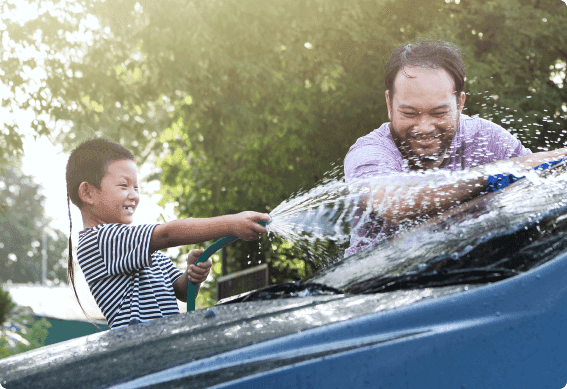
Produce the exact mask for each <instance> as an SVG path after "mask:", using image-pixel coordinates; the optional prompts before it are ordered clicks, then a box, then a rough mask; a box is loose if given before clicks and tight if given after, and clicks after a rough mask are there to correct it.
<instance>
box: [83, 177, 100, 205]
mask: <svg viewBox="0 0 567 389" xmlns="http://www.w3.org/2000/svg"><path fill="white" fill-rule="evenodd" d="M97 190H98V189H97V188H96V187H95V186H94V185H91V184H89V183H88V182H86V181H83V182H81V185H79V197H80V199H81V202H82V203H83V204H88V205H93V204H94V196H95V194H96V193H95V191H97Z"/></svg>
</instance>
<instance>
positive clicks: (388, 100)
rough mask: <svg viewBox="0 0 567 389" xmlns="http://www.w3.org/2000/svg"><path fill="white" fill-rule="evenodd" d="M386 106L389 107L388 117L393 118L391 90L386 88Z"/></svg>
mask: <svg viewBox="0 0 567 389" xmlns="http://www.w3.org/2000/svg"><path fill="white" fill-rule="evenodd" d="M386 107H387V108H388V118H390V120H392V102H391V101H390V91H389V90H388V89H386Z"/></svg>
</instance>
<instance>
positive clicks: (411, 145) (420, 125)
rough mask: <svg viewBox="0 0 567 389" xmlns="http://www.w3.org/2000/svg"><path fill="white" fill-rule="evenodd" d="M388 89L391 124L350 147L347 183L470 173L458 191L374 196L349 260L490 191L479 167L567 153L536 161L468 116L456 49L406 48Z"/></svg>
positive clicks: (395, 56) (431, 44) (395, 61)
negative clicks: (405, 225) (403, 227)
mask: <svg viewBox="0 0 567 389" xmlns="http://www.w3.org/2000/svg"><path fill="white" fill-rule="evenodd" d="M385 83H386V103H387V107H388V117H389V118H390V120H391V122H390V123H385V124H383V125H382V126H380V127H379V128H378V129H377V130H374V131H373V132H371V133H370V134H368V135H366V136H364V137H362V138H359V139H358V141H357V142H356V144H354V145H353V146H352V147H351V148H350V150H349V152H348V154H347V156H346V158H345V176H346V179H347V181H351V180H353V179H355V178H369V177H376V176H387V175H396V174H399V173H408V172H411V171H426V170H431V169H445V170H449V171H452V172H456V171H463V174H462V177H460V178H459V180H458V185H455V182H454V181H453V182H451V183H449V184H447V185H442V186H436V187H435V188H433V186H432V187H429V186H427V185H422V186H421V187H417V186H416V187H415V188H414V190H406V191H405V195H404V196H403V197H402V198H398V199H391V198H386V193H385V188H382V190H378V191H377V192H376V193H373V195H372V196H370V197H369V198H368V199H366V201H365V202H364V207H366V206H370V207H372V208H371V209H370V213H369V214H368V216H367V217H368V218H370V220H366V219H365V220H361V225H358V224H359V223H358V222H359V220H355V222H354V225H353V227H354V228H353V233H352V234H351V247H350V248H349V249H347V251H346V252H345V255H346V256H348V255H351V254H353V253H354V252H357V251H359V250H361V249H362V248H364V247H367V246H371V245H372V244H373V243H376V242H377V241H379V240H381V239H383V238H384V237H387V236H389V235H391V234H392V233H393V232H394V231H395V230H396V226H397V225H398V224H399V223H401V222H403V221H406V220H412V219H417V218H421V217H424V216H425V217H426V216H429V215H433V214H435V213H439V212H442V211H444V210H446V209H448V208H450V207H452V206H454V205H456V204H459V203H461V202H463V201H467V200H470V199H472V198H474V197H476V196H478V195H480V194H481V193H483V192H485V191H486V188H487V178H488V177H487V176H486V175H485V174H483V173H482V171H481V169H479V168H478V167H479V166H483V165H487V164H491V163H495V162H496V161H501V160H511V161H513V162H514V164H515V165H516V166H517V167H518V168H520V169H529V168H533V167H535V166H537V165H539V164H541V163H542V162H545V161H549V160H553V159H558V158H561V157H563V156H565V155H566V153H567V150H566V149H560V150H555V151H551V152H542V153H537V154H531V151H530V150H528V149H527V148H525V147H524V146H523V145H522V144H521V142H520V141H519V140H517V139H516V138H514V137H513V136H512V135H511V134H510V133H508V132H507V131H506V130H504V129H503V128H502V127H500V126H498V125H496V124H494V123H491V122H489V121H487V120H484V119H481V118H478V117H469V116H466V115H463V114H462V111H463V107H464V104H465V100H466V95H465V93H464V92H463V87H464V83H465V69H464V63H463V60H462V53H461V51H460V50H459V49H458V48H457V47H456V46H455V45H453V44H451V43H447V42H442V41H435V40H423V41H418V42H416V43H406V44H404V45H402V46H400V47H399V48H397V49H396V50H394V51H393V52H392V56H391V58H390V60H389V62H388V64H387V65H386V77H385ZM471 170H472V171H473V172H475V170H476V173H478V174H471ZM457 174H460V173H457ZM385 200H388V201H385ZM385 204H386V205H385ZM364 207H363V208H364ZM361 215H362V212H359V214H358V216H361Z"/></svg>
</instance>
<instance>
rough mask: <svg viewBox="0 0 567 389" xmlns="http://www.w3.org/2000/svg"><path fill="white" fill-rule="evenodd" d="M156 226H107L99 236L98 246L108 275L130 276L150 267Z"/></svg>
mask: <svg viewBox="0 0 567 389" xmlns="http://www.w3.org/2000/svg"><path fill="white" fill-rule="evenodd" d="M156 226H157V224H143V225H139V226H129V225H126V224H108V225H105V226H104V228H102V229H101V231H100V233H99V235H98V245H99V249H100V253H101V256H102V260H103V262H104V265H105V267H106V271H107V273H108V274H109V275H111V276H114V275H119V274H130V273H132V272H133V271H135V270H139V269H142V268H144V267H148V266H150V261H151V256H150V240H151V237H152V232H153V230H154V228H155V227H156Z"/></svg>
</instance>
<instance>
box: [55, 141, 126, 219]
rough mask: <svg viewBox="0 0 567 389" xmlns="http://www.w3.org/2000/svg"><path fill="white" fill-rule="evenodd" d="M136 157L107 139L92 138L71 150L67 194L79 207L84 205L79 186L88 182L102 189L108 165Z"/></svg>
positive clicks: (67, 173)
mask: <svg viewBox="0 0 567 389" xmlns="http://www.w3.org/2000/svg"><path fill="white" fill-rule="evenodd" d="M123 159H131V160H133V159H134V155H133V154H132V153H131V152H130V150H128V149H126V148H125V147H122V146H120V145H119V144H117V143H114V142H111V141H109V140H106V139H101V138H95V139H90V140H88V141H86V142H84V143H82V144H81V145H79V146H78V147H77V148H76V149H75V150H73V151H72V152H71V155H70V156H69V161H67V171H66V180H67V196H69V198H70V199H71V201H72V202H73V204H75V205H76V206H77V207H79V208H81V207H82V205H83V204H82V201H81V198H80V197H79V186H80V185H81V183H82V182H88V183H89V184H91V185H94V186H95V187H97V188H98V189H100V185H101V182H102V179H103V178H104V176H105V175H106V171H107V168H108V165H110V163H111V162H113V161H119V160H123Z"/></svg>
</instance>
